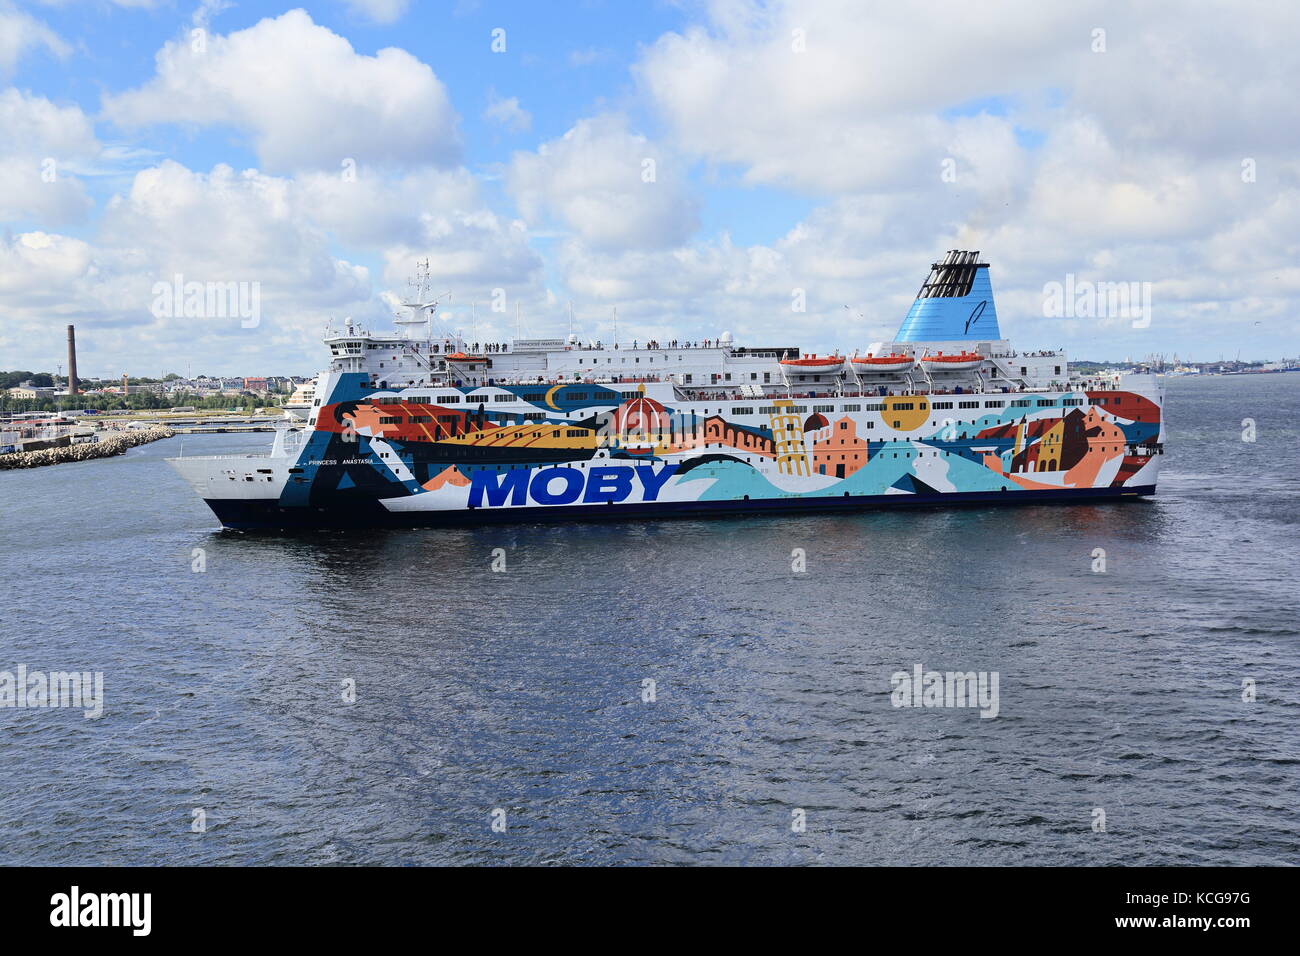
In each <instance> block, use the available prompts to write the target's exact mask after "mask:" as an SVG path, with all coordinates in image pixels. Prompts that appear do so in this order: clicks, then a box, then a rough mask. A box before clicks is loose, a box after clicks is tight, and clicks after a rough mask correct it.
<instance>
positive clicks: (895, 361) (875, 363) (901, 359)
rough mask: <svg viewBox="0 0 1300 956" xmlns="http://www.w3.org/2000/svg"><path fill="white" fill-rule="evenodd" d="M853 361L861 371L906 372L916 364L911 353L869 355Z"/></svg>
mask: <svg viewBox="0 0 1300 956" xmlns="http://www.w3.org/2000/svg"><path fill="white" fill-rule="evenodd" d="M852 361H853V364H854V365H856V366H857V367H858V371H859V372H906V371H907V370H908V369H909V368H911V367H912V366H913V365H915V364H916V361H915V359H913V358H912V356H910V355H868V356H866V357H865V358H855V359H853V360H852Z"/></svg>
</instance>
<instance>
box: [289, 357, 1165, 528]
mask: <svg viewBox="0 0 1300 956" xmlns="http://www.w3.org/2000/svg"><path fill="white" fill-rule="evenodd" d="M352 378H353V376H345V377H344V378H343V379H342V380H340V381H339V382H338V384H337V386H336V388H335V389H334V390H333V393H332V394H331V396H330V400H329V401H328V402H327V403H326V404H324V405H323V406H322V407H321V408H320V410H319V413H318V417H317V424H316V428H315V430H314V431H313V432H312V433H311V434H310V437H309V439H308V441H307V442H306V444H305V446H304V448H303V450H302V452H301V454H300V455H299V458H298V461H297V465H298V467H297V469H295V471H296V472H297V473H296V474H295V475H294V476H293V477H292V479H291V481H290V482H289V483H288V484H287V485H286V487H285V489H284V491H283V493H282V494H281V498H280V504H281V505H282V506H340V505H346V504H348V503H349V502H354V501H356V500H358V499H369V500H375V499H378V500H380V501H381V502H382V503H383V505H384V506H385V507H386V508H388V509H389V510H390V511H423V510H454V509H466V508H470V509H473V508H510V507H548V506H556V505H598V504H615V505H616V504H633V503H637V504H642V503H654V502H681V501H701V502H708V501H715V502H716V501H735V500H744V499H773V498H799V497H803V498H817V497H832V496H834V497H840V496H845V495H848V496H857V495H870V496H887V495H925V496H929V495H940V494H948V493H957V492H999V491H1007V492H1015V491H1019V490H1036V491H1062V490H1081V489H1101V488H1119V487H1122V486H1130V487H1137V486H1143V485H1151V484H1154V479H1153V478H1151V477H1148V475H1147V473H1145V472H1144V469H1145V468H1146V466H1147V465H1148V464H1149V463H1150V460H1151V455H1152V454H1153V453H1154V452H1155V450H1154V447H1153V446H1154V443H1156V442H1157V441H1158V440H1159V436H1160V415H1161V409H1160V406H1159V405H1158V404H1157V403H1155V402H1154V401H1152V400H1150V399H1149V398H1147V397H1145V396H1142V395H1139V394H1136V393H1133V392H1125V391H1078V392H1060V393H1051V394H1043V393H1033V394H1028V395H1026V394H1025V393H1002V394H996V395H989V394H983V395H969V394H968V395H962V394H956V395H935V396H925V395H907V396H888V397H863V398H860V399H857V398H841V399H835V400H830V399H820V400H819V399H804V398H795V399H772V398H768V399H748V400H738V401H732V402H719V401H718V400H714V401H712V402H710V403H708V404H709V405H719V406H727V408H726V413H724V411H723V408H722V407H719V408H717V409H716V410H715V412H714V413H705V412H704V411H703V410H700V409H699V407H698V406H701V405H704V404H705V403H688V404H684V405H682V406H680V407H673V406H669V405H664V404H662V403H660V402H658V401H655V400H654V399H652V398H649V397H646V396H645V395H634V396H631V397H627V396H625V395H623V394H621V393H619V392H617V391H614V390H611V389H608V388H605V387H604V386H601V385H592V384H581V383H575V384H572V385H561V386H551V387H538V386H531V387H530V386H505V387H502V386H493V387H492V393H493V394H499V393H501V392H509V393H511V394H512V395H514V396H516V397H517V398H519V399H521V400H523V401H524V402H526V403H527V405H528V408H529V409H530V410H529V411H522V412H521V411H519V410H518V406H517V405H515V406H513V407H512V410H510V411H504V410H499V409H496V408H493V406H492V404H490V403H489V402H487V401H484V400H482V399H481V397H480V396H476V395H475V394H474V392H475V391H476V390H475V389H461V390H460V394H461V396H462V400H463V402H464V404H462V405H450V404H434V403H432V399H433V396H419V395H413V396H403V397H401V398H397V397H393V396H387V397H386V396H383V395H374V394H366V392H368V391H370V390H369V389H366V388H365V387H364V386H363V384H362V382H361V381H360V380H359V379H360V377H357V378H358V380H357V381H351V379H352ZM440 391H441V392H443V393H444V394H446V389H441V390H440ZM353 396H355V397H353ZM990 404H993V405H997V406H1000V407H993V408H990V407H988V406H989V405H990ZM963 406H964V407H963Z"/></svg>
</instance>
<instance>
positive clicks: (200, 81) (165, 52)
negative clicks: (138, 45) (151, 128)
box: [104, 10, 460, 171]
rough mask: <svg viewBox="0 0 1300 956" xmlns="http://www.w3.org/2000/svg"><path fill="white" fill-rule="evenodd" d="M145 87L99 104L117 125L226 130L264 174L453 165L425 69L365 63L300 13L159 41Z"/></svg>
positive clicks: (455, 150)
mask: <svg viewBox="0 0 1300 956" xmlns="http://www.w3.org/2000/svg"><path fill="white" fill-rule="evenodd" d="M156 71H157V72H156V75H155V76H154V78H153V79H152V80H150V81H149V82H148V83H146V84H145V85H144V86H142V87H140V88H139V89H136V90H131V91H128V92H125V93H122V94H119V95H115V96H109V97H107V98H106V100H105V103H104V107H105V113H106V115H107V116H108V117H109V118H111V119H112V120H114V121H115V122H117V123H119V124H121V125H124V126H145V125H150V124H157V123H182V124H196V125H199V126H222V125H229V126H234V127H236V128H238V129H240V130H244V131H247V132H248V133H250V134H251V136H252V138H253V143H254V146H255V147H256V149H257V153H258V156H259V158H260V160H261V162H262V164H263V165H265V167H266V168H267V169H269V170H271V171H285V170H292V169H304V168H306V169H312V168H314V169H322V168H329V169H338V168H339V167H340V164H341V163H343V162H344V161H345V160H347V159H353V160H355V161H356V162H358V163H363V162H373V163H378V164H383V165H390V166H403V165H423V164H426V163H435V164H440V165H452V164H454V163H455V162H457V161H458V159H459V156H460V137H459V133H458V131H457V117H456V114H455V112H454V110H453V109H452V106H451V101H450V99H449V98H448V96H447V91H446V88H445V87H444V86H443V84H442V82H441V81H440V80H439V79H438V78H437V77H436V76H435V75H434V73H433V70H431V69H430V68H429V67H428V66H427V65H426V64H424V63H421V62H420V61H419V60H417V59H416V58H415V57H413V56H411V55H410V54H409V53H407V52H405V51H404V50H399V49H397V48H395V47H389V48H386V49H383V50H380V51H379V52H378V53H377V54H376V55H375V56H363V55H361V54H358V53H357V52H356V51H354V50H353V48H352V45H351V44H350V43H348V41H347V40H345V39H344V38H343V37H341V36H339V35H338V34H335V33H333V32H331V31H330V30H328V29H326V28H325V27H322V26H318V25H317V24H315V23H313V22H312V19H311V17H310V16H308V15H307V14H306V13H305V12H304V11H302V10H291V11H289V12H288V13H285V14H283V15H282V16H279V17H276V18H274V19H266V20H262V21H260V22H259V23H257V24H255V25H254V26H252V27H249V28H248V29H246V30H239V31H236V32H234V33H230V34H228V35H225V36H221V35H212V36H208V37H207V38H206V45H205V46H204V47H203V48H202V49H195V46H194V44H193V42H192V41H191V39H189V38H188V37H186V38H185V39H181V40H174V41H171V42H169V43H167V44H166V45H165V46H164V47H163V48H162V49H161V50H160V51H159V52H158V55H157V57H156Z"/></svg>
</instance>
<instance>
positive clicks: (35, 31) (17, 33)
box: [0, 0, 71, 75]
mask: <svg viewBox="0 0 1300 956" xmlns="http://www.w3.org/2000/svg"><path fill="white" fill-rule="evenodd" d="M42 48H43V49H45V50H48V51H49V52H50V53H52V54H54V55H55V56H57V57H66V56H67V55H68V53H69V52H71V48H70V47H69V46H68V44H66V43H64V42H63V40H62V39H60V38H59V35H58V34H57V33H55V32H54V31H53V30H51V29H50V28H49V27H47V26H46V25H45V24H44V23H42V22H41V21H39V20H37V19H36V18H35V17H33V16H31V15H30V14H28V13H25V12H23V11H22V10H19V9H18V8H17V7H15V6H14V5H13V4H12V3H10V2H8V0H3V2H0V75H6V74H9V73H12V72H13V70H14V68H15V67H16V66H17V65H18V61H19V60H20V59H21V58H22V57H23V56H25V55H26V54H27V52H28V51H30V50H38V49H42Z"/></svg>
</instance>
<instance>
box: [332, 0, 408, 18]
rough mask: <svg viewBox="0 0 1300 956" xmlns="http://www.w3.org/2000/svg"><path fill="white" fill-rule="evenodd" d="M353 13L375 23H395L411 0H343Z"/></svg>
mask: <svg viewBox="0 0 1300 956" xmlns="http://www.w3.org/2000/svg"><path fill="white" fill-rule="evenodd" d="M343 2H344V4H345V5H346V6H347V8H348V9H349V10H351V11H352V12H353V13H355V14H358V15H360V16H362V17H365V18H366V19H368V20H373V21H374V22H375V23H395V22H396V21H398V20H400V19H401V17H402V15H403V14H404V13H406V8H407V7H408V6H410V2H411V0H343Z"/></svg>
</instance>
